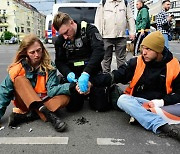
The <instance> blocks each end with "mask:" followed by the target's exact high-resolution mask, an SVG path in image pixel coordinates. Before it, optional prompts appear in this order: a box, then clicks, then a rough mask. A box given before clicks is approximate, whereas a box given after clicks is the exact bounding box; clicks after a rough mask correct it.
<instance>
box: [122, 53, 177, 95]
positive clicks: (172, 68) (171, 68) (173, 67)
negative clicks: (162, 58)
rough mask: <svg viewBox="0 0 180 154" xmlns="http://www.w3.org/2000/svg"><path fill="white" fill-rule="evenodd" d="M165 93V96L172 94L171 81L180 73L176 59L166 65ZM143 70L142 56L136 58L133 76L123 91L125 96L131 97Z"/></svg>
mask: <svg viewBox="0 0 180 154" xmlns="http://www.w3.org/2000/svg"><path fill="white" fill-rule="evenodd" d="M166 68H167V69H166V70H167V71H166V92H167V94H170V93H171V92H172V87H171V83H172V81H173V80H174V79H175V78H176V77H177V76H178V74H179V72H180V65H179V61H178V60H177V59H176V58H173V59H172V60H171V61H170V62H168V63H167V64H166ZM144 69H145V63H144V61H143V59H142V56H141V55H140V56H138V57H137V65H136V69H135V72H134V76H133V78H132V81H131V82H130V84H129V86H128V87H127V88H126V89H125V92H124V93H125V94H129V95H132V94H133V90H134V87H135V85H136V83H137V82H138V80H139V79H140V77H141V76H142V74H143V72H144Z"/></svg>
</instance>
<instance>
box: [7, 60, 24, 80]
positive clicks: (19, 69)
mask: <svg viewBox="0 0 180 154" xmlns="http://www.w3.org/2000/svg"><path fill="white" fill-rule="evenodd" d="M9 76H10V78H11V80H12V82H14V80H15V78H16V77H17V76H25V70H24V68H23V66H22V64H21V63H18V64H16V65H14V66H12V68H10V70H9Z"/></svg>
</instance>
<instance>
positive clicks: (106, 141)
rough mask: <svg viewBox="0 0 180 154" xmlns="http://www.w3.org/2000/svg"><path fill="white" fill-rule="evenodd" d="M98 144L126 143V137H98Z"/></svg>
mask: <svg viewBox="0 0 180 154" xmlns="http://www.w3.org/2000/svg"><path fill="white" fill-rule="evenodd" d="M97 144H98V145H125V139H115V138H97Z"/></svg>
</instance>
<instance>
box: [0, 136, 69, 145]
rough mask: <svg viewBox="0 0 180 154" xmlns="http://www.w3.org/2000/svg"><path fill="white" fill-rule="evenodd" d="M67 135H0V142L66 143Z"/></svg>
mask: <svg viewBox="0 0 180 154" xmlns="http://www.w3.org/2000/svg"><path fill="white" fill-rule="evenodd" d="M68 140H69V137H1V138H0V144H68Z"/></svg>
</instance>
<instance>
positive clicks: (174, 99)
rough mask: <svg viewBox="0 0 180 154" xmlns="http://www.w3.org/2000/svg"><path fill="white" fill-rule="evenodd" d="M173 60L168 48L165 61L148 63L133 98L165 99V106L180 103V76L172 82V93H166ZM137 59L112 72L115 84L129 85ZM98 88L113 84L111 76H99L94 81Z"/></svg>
mask: <svg viewBox="0 0 180 154" xmlns="http://www.w3.org/2000/svg"><path fill="white" fill-rule="evenodd" d="M172 58H173V55H172V53H171V52H170V51H168V49H167V48H165V49H164V51H163V60H162V61H161V62H156V61H152V62H148V63H146V67H145V69H144V72H143V74H142V76H141V78H140V79H139V81H138V82H137V83H136V85H135V88H134V91H133V96H136V97H141V98H145V99H148V100H152V99H163V100H164V102H165V105H172V104H176V103H180V74H179V75H178V76H177V77H176V79H174V80H173V82H172V93H171V94H167V93H166V64H167V63H168V62H169V61H170V60H171V59H172ZM136 64H137V57H135V58H132V59H130V60H129V61H128V62H127V63H125V64H123V65H121V66H120V67H119V69H118V70H114V71H113V72H112V74H113V76H114V82H115V83H122V84H127V83H129V82H130V81H131V80H132V78H133V76H134V72H135V68H136ZM92 82H93V84H95V85H96V86H101V84H102V83H103V84H102V85H103V86H104V85H105V84H106V85H110V84H111V77H110V75H107V74H106V75H101V76H98V79H97V78H96V79H95V80H93V81H92Z"/></svg>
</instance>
